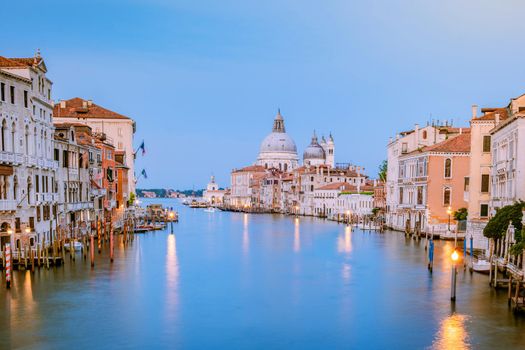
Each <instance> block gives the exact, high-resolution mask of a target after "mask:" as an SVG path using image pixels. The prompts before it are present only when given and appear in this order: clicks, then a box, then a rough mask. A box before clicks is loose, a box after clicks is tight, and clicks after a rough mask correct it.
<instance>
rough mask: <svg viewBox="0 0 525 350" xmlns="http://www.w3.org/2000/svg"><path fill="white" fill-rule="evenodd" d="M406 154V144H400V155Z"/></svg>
mask: <svg viewBox="0 0 525 350" xmlns="http://www.w3.org/2000/svg"><path fill="white" fill-rule="evenodd" d="M407 152H408V143H406V142H403V143H402V144H401V153H407Z"/></svg>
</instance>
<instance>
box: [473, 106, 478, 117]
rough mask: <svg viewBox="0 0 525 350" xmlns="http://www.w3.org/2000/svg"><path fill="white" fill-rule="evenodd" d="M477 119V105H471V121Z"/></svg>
mask: <svg viewBox="0 0 525 350" xmlns="http://www.w3.org/2000/svg"><path fill="white" fill-rule="evenodd" d="M477 117H478V105H472V119H475V118H477Z"/></svg>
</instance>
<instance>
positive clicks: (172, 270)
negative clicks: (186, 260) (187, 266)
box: [166, 234, 179, 319]
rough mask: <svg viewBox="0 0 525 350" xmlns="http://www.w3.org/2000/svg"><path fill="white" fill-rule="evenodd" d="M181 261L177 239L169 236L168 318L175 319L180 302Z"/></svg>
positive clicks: (167, 269)
mask: <svg viewBox="0 0 525 350" xmlns="http://www.w3.org/2000/svg"><path fill="white" fill-rule="evenodd" d="M178 283H179V261H178V259H177V238H176V237H175V235H174V234H169V235H168V238H167V251H166V316H167V317H168V319H173V318H174V316H175V315H176V311H177V310H176V309H177V305H178V302H179V300H178V299H179V295H178Z"/></svg>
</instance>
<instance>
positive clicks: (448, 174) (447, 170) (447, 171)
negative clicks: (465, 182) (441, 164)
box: [444, 158, 452, 179]
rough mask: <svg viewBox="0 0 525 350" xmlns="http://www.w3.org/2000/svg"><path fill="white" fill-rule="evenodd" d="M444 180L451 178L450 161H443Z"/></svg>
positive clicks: (448, 159)
mask: <svg viewBox="0 0 525 350" xmlns="http://www.w3.org/2000/svg"><path fill="white" fill-rule="evenodd" d="M444 175H445V179H449V178H451V177H452V159H450V158H447V159H445V174H444Z"/></svg>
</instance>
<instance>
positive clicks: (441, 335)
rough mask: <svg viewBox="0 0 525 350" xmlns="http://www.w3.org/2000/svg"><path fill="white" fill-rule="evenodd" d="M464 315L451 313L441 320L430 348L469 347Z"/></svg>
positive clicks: (439, 349) (444, 349)
mask: <svg viewBox="0 0 525 350" xmlns="http://www.w3.org/2000/svg"><path fill="white" fill-rule="evenodd" d="M467 320H468V318H467V316H465V315H458V314H453V315H451V316H449V317H447V318H445V319H444V320H443V321H441V324H440V326H439V331H438V333H437V334H436V338H435V340H434V342H433V344H432V347H431V348H432V349H438V350H441V349H443V350H446V349H447V350H448V349H470V348H471V344H470V342H469V335H468V332H467V328H466V325H465V324H466V321H467Z"/></svg>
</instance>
